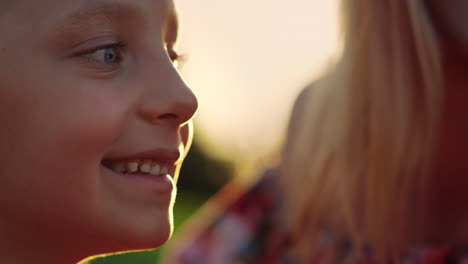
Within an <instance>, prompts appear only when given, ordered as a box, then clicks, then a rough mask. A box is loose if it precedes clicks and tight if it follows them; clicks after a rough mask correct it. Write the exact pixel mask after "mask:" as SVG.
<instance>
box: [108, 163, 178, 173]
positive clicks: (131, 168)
mask: <svg viewBox="0 0 468 264" xmlns="http://www.w3.org/2000/svg"><path fill="white" fill-rule="evenodd" d="M110 168H111V169H112V170H114V171H116V172H120V173H123V172H126V173H136V172H138V171H139V172H142V173H147V174H151V175H165V174H167V173H168V172H169V167H168V165H166V164H162V163H157V162H155V161H151V160H141V161H140V160H133V161H130V162H122V161H119V162H114V163H112V164H111V165H110Z"/></svg>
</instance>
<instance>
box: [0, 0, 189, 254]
mask: <svg viewBox="0 0 468 264" xmlns="http://www.w3.org/2000/svg"><path fill="white" fill-rule="evenodd" d="M5 3H6V2H5ZM9 3H10V4H7V5H5V6H2V7H1V8H3V10H1V11H0V58H1V63H0V106H1V111H0V123H1V128H0V160H1V161H0V162H1V164H0V186H1V194H0V195H1V199H0V210H1V216H0V217H1V218H0V234H1V237H2V238H1V239H3V240H9V244H14V243H15V242H14V241H16V242H17V243H18V244H21V245H22V246H24V247H27V246H25V245H24V244H25V243H32V244H36V247H37V248H41V246H44V247H51V248H52V249H53V250H57V251H60V250H61V247H66V246H67V245H70V244H72V243H74V244H73V245H74V246H76V247H77V249H78V248H79V247H88V251H89V252H93V251H94V250H95V251H96V252H95V253H99V252H102V251H107V250H109V251H113V250H124V249H137V248H148V247H157V246H159V245H161V244H162V243H164V242H165V241H166V240H167V239H168V237H169V235H170V233H171V227H172V204H173V201H174V196H175V185H174V184H175V182H176V177H177V174H178V171H179V168H180V165H181V162H182V159H183V158H184V156H185V154H186V151H187V148H188V146H189V144H190V136H189V134H190V132H189V128H188V123H189V120H190V119H191V118H192V116H193V115H194V113H195V111H196V109H197V100H196V98H195V97H194V95H193V93H192V92H191V91H190V90H189V88H188V87H187V86H186V85H185V83H184V82H183V80H182V79H181V77H180V76H179V74H178V73H177V70H176V69H175V68H174V66H173V60H175V59H176V56H177V55H176V53H175V52H174V50H173V49H174V42H175V41H176V36H177V21H176V16H175V11H174V5H173V2H172V0H93V1H89V0H41V1H36V0H14V1H10V2H9ZM41 232H42V233H41ZM37 235H42V237H41V240H40V241H42V242H39V240H37V239H38V237H35V236H37ZM1 239H0V240H1ZM54 241H55V242H58V243H57V244H56V245H53V246H51V244H50V243H53V242H54ZM54 246H55V247H56V248H53V247H54ZM62 249H63V248H62ZM63 250H65V249H63ZM28 254H29V253H28Z"/></svg>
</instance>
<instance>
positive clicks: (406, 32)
mask: <svg viewBox="0 0 468 264" xmlns="http://www.w3.org/2000/svg"><path fill="white" fill-rule="evenodd" d="M342 12H343V18H344V20H343V22H344V23H343V29H344V45H343V50H342V56H341V59H340V60H339V62H338V63H336V65H334V67H333V68H332V69H331V70H330V71H329V72H328V73H327V74H326V75H325V76H324V77H323V78H322V79H321V80H319V81H318V82H317V83H315V84H314V87H313V88H312V89H313V90H312V91H311V92H310V93H309V95H308V96H307V99H306V101H307V104H306V105H305V106H304V108H303V112H302V113H301V119H300V122H301V124H300V130H299V131H297V132H296V133H294V135H295V136H294V138H289V140H288V143H287V144H288V147H287V148H286V151H285V153H284V157H283V165H282V168H281V173H282V180H283V183H282V184H283V186H284V188H285V194H286V208H287V211H286V212H287V217H288V218H287V220H288V221H287V223H288V226H289V228H290V231H291V233H292V238H293V240H294V241H295V242H296V243H295V244H294V245H293V246H292V247H293V249H292V252H295V254H297V255H299V256H302V257H303V258H306V257H307V256H308V255H310V254H311V253H310V252H311V250H312V249H313V246H314V243H315V242H317V239H318V237H317V236H318V234H319V232H320V230H321V229H322V228H324V227H325V225H326V224H331V225H334V224H337V222H340V223H339V224H338V226H341V227H343V228H344V232H345V233H346V235H348V236H349V237H350V238H351V239H352V241H353V242H354V243H355V245H358V247H359V245H361V246H362V245H363V244H364V243H370V244H371V245H372V248H373V249H374V252H375V254H376V255H377V256H380V257H385V258H387V257H389V256H396V254H397V252H398V250H399V249H400V247H401V246H403V245H404V244H405V243H406V241H405V237H404V233H405V230H407V226H406V219H408V217H410V214H412V213H413V212H411V211H410V210H409V208H410V206H411V208H412V209H414V208H413V205H411V204H409V201H412V199H410V196H411V197H416V195H418V196H417V197H423V193H424V189H425V188H424V186H426V184H425V183H426V182H427V175H428V173H429V169H430V160H431V155H432V153H433V149H434V148H435V144H436V140H437V136H438V135H437V131H438V126H439V121H440V116H441V109H442V103H443V88H442V87H443V86H442V73H441V62H440V55H439V48H438V41H437V39H436V35H435V30H434V28H433V25H432V24H431V22H430V19H429V15H428V11H427V9H426V6H425V4H424V3H423V1H422V0H379V1H375V0H342ZM424 176H426V177H424ZM413 200H414V199H413ZM356 252H357V253H359V248H358V250H356Z"/></svg>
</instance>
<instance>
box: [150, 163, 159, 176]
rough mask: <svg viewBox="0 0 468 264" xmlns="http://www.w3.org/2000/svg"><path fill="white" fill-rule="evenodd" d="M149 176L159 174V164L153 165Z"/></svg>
mask: <svg viewBox="0 0 468 264" xmlns="http://www.w3.org/2000/svg"><path fill="white" fill-rule="evenodd" d="M150 173H151V175H159V174H160V173H161V166H160V165H159V164H157V163H156V164H154V166H153V168H151V171H150Z"/></svg>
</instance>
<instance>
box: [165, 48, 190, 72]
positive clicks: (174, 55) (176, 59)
mask: <svg viewBox="0 0 468 264" xmlns="http://www.w3.org/2000/svg"><path fill="white" fill-rule="evenodd" d="M167 53H168V56H169V58H170V59H171V61H172V62H173V63H174V64H175V65H176V68H179V67H181V66H183V65H184V64H185V63H186V62H187V56H186V54H179V53H178V52H177V51H175V50H173V49H170V48H168V49H167Z"/></svg>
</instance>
